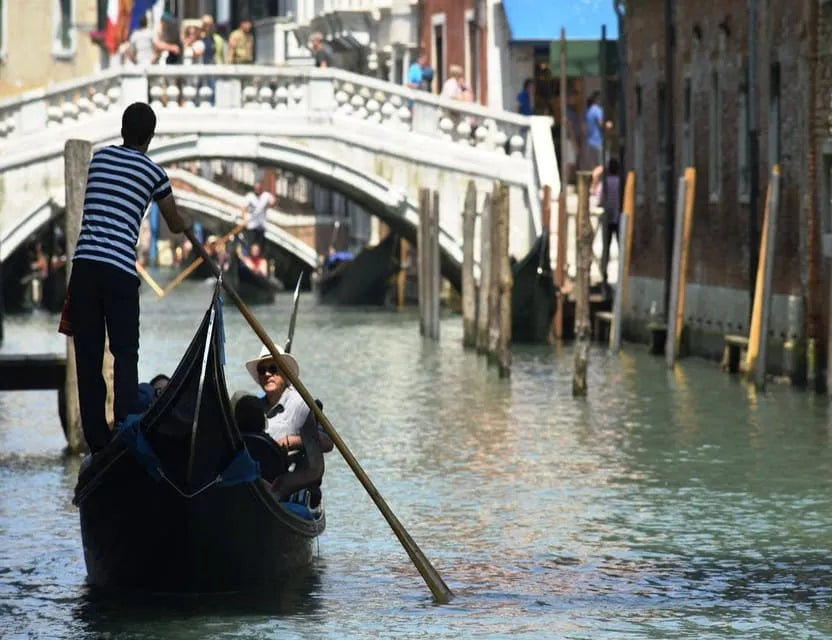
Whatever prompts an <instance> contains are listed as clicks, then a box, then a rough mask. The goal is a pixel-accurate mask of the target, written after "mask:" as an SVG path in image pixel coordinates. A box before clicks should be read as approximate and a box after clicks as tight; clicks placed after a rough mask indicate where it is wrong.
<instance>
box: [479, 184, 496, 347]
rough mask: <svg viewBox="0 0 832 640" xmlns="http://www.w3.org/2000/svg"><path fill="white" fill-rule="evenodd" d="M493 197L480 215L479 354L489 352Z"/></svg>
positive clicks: (489, 196) (485, 204)
mask: <svg viewBox="0 0 832 640" xmlns="http://www.w3.org/2000/svg"><path fill="white" fill-rule="evenodd" d="M491 204H492V201H491V195H490V194H488V193H486V194H485V202H483V205H482V214H481V215H480V286H479V290H478V291H477V353H487V352H488V327H489V312H490V308H489V306H488V305H489V294H490V291H491V236H492V235H493V234H492V222H491V221H492V215H491V211H492V206H491Z"/></svg>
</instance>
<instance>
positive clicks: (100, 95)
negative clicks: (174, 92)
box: [0, 72, 124, 142]
mask: <svg viewBox="0 0 832 640" xmlns="http://www.w3.org/2000/svg"><path fill="white" fill-rule="evenodd" d="M123 83H124V77H123V76H122V75H121V74H119V73H118V72H106V73H102V74H99V75H96V76H92V77H89V78H84V79H81V80H73V81H70V82H63V83H60V84H55V85H52V86H50V87H48V88H45V89H37V90H34V91H28V92H26V93H24V94H23V95H21V96H20V97H16V98H9V99H6V100H2V101H0V142H2V141H4V140H6V139H9V138H12V137H15V136H25V135H28V134H31V133H38V132H40V131H42V130H44V129H46V128H51V127H58V126H60V125H62V124H64V123H68V122H78V121H80V120H84V119H87V118H91V117H94V116H96V115H100V114H102V113H107V112H109V111H113V112H115V111H118V110H120V109H121V106H122V100H121V98H122V85H123Z"/></svg>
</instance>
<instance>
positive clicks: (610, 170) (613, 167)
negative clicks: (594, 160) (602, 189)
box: [607, 158, 618, 176]
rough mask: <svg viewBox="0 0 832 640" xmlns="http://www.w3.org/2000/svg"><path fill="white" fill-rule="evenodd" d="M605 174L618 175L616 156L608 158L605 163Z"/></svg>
mask: <svg viewBox="0 0 832 640" xmlns="http://www.w3.org/2000/svg"><path fill="white" fill-rule="evenodd" d="M607 174H608V175H611V176H617V175H618V159H617V158H610V161H609V162H608V163H607Z"/></svg>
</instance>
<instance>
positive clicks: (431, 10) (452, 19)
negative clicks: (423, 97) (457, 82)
mask: <svg viewBox="0 0 832 640" xmlns="http://www.w3.org/2000/svg"><path fill="white" fill-rule="evenodd" d="M487 27H488V22H487V15H486V3H485V2H481V1H480V0H423V2H422V15H421V20H420V26H419V34H420V35H419V42H421V43H422V47H423V48H424V50H425V52H426V53H427V56H428V61H429V63H430V65H431V67H433V70H434V76H433V91H434V93H439V92H440V91H441V90H442V85H443V83H444V82H445V80H447V79H448V69H449V67H450V66H451V65H459V66H460V67H462V68H463V70H464V73H465V82H466V84H467V85H468V86H469V87H471V91H472V93H473V96H474V101H475V102H479V103H481V104H483V103H485V102H486V101H487V99H488V67H487V64H486V55H487V50H486V47H487Z"/></svg>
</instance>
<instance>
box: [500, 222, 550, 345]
mask: <svg viewBox="0 0 832 640" xmlns="http://www.w3.org/2000/svg"><path fill="white" fill-rule="evenodd" d="M511 271H512V275H513V277H514V285H513V288H512V293H511V340H512V342H526V343H537V342H546V341H547V340H548V338H549V332H550V328H551V326H552V317H553V316H554V314H555V306H556V298H555V291H556V288H555V283H554V278H553V277H552V267H551V260H550V259H549V231H548V228H546V227H544V231H543V233H542V234H541V235H540V236H539V237H538V238H537V240H536V241H535V243H534V245H533V246H532V248H531V250H530V251H529V253H528V254H526V256H525V257H524V258H523V259H522V260H520V261H519V262H516V263H515V264H514V265H512V267H511Z"/></svg>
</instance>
